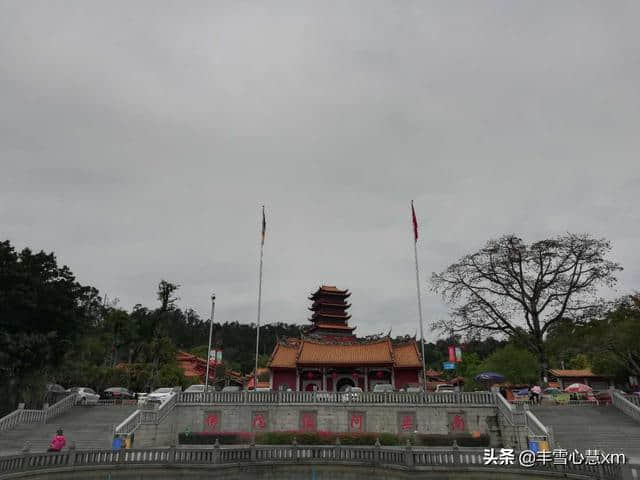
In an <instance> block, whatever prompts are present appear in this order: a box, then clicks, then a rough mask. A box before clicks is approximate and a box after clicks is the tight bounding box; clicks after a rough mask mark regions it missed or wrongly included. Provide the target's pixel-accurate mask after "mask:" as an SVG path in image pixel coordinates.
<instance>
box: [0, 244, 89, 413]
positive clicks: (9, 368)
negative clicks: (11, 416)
mask: <svg viewBox="0 0 640 480" xmlns="http://www.w3.org/2000/svg"><path fill="white" fill-rule="evenodd" d="M100 309H101V307H100V298H99V297H98V292H97V290H96V289H94V288H92V287H88V286H83V285H81V284H79V283H78V282H77V281H76V279H75V277H74V276H73V273H71V270H69V268H68V267H66V266H59V265H58V263H57V261H56V257H55V256H54V255H53V254H52V253H45V252H42V251H41V252H39V253H33V252H32V251H31V250H29V249H26V248H25V249H24V250H22V251H20V252H17V251H16V250H15V249H14V247H12V246H11V244H10V243H9V242H8V241H4V242H0V386H1V390H2V395H0V409H1V410H2V411H6V410H8V409H11V408H12V407H14V406H15V404H16V403H17V401H18V399H19V398H20V399H21V398H27V397H29V396H30V395H32V394H31V393H28V391H29V390H32V387H33V386H34V385H39V386H40V385H41V384H42V383H43V382H42V381H37V379H39V377H40V375H41V374H46V373H50V372H53V371H55V370H56V369H57V367H58V366H59V365H60V364H61V363H62V362H63V360H64V358H65V353H66V352H68V351H69V350H70V349H71V348H73V346H74V345H75V344H76V343H77V342H78V339H79V338H80V337H81V336H82V335H83V334H85V333H86V332H87V331H89V330H91V329H92V328H93V327H94V326H95V325H96V323H97V319H98V318H99V315H100Z"/></svg>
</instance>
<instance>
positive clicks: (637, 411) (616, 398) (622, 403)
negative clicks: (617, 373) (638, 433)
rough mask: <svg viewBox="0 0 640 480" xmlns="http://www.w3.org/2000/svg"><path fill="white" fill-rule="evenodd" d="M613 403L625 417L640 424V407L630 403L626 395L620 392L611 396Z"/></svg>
mask: <svg viewBox="0 0 640 480" xmlns="http://www.w3.org/2000/svg"><path fill="white" fill-rule="evenodd" d="M611 403H613V406H614V407H616V408H617V409H618V410H620V411H621V412H622V413H624V414H625V415H628V416H630V417H631V418H633V419H634V420H635V421H636V422H640V406H638V405H635V404H634V403H632V402H631V401H629V399H627V398H625V396H624V395H622V394H620V393H619V392H613V394H612V395H611Z"/></svg>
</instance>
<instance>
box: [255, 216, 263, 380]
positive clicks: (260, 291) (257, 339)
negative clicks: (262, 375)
mask: <svg viewBox="0 0 640 480" xmlns="http://www.w3.org/2000/svg"><path fill="white" fill-rule="evenodd" d="M265 228H266V222H265V217H264V205H263V206H262V240H261V241H260V273H259V280H258V322H257V323H258V325H257V328H256V363H255V368H254V370H253V391H254V392H255V391H256V390H257V389H258V354H259V347H260V313H261V309H262V256H263V254H264V235H265Z"/></svg>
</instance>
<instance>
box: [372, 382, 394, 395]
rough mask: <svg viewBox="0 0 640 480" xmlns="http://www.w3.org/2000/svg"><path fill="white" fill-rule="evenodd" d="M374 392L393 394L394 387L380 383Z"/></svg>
mask: <svg viewBox="0 0 640 480" xmlns="http://www.w3.org/2000/svg"><path fill="white" fill-rule="evenodd" d="M373 391H374V392H376V393H382V392H393V385H391V384H390V383H378V384H377V385H374V387H373Z"/></svg>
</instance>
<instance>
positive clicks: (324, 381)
mask: <svg viewBox="0 0 640 480" xmlns="http://www.w3.org/2000/svg"><path fill="white" fill-rule="evenodd" d="M322 391H323V392H326V391H327V367H322Z"/></svg>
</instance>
